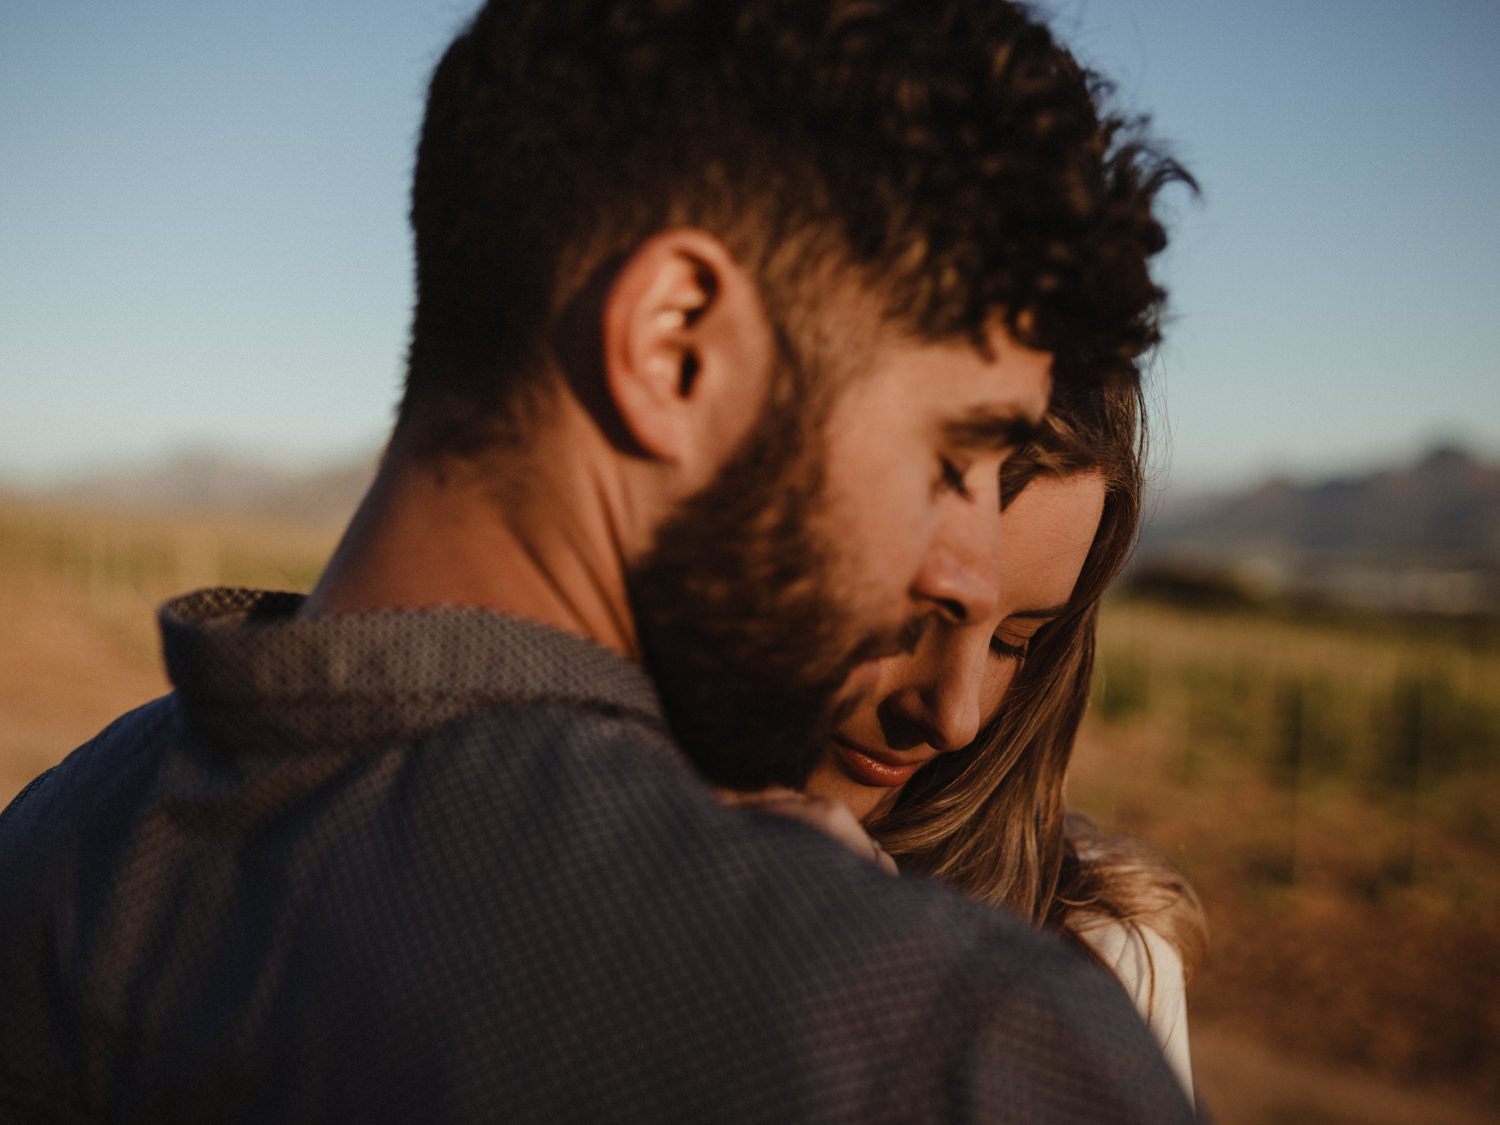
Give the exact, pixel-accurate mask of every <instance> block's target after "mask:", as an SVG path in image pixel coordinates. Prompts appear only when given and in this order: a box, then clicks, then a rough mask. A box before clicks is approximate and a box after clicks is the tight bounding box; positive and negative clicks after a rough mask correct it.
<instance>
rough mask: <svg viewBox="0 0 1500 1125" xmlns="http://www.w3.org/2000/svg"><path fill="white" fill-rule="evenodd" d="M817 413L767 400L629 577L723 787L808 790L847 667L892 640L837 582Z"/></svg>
mask: <svg viewBox="0 0 1500 1125" xmlns="http://www.w3.org/2000/svg"><path fill="white" fill-rule="evenodd" d="M815 413H816V412H813V411H803V412H801V413H800V414H799V412H798V411H796V410H795V409H794V408H790V407H788V406H786V405H781V404H777V405H773V406H770V407H768V408H767V409H766V410H765V411H764V413H763V414H762V416H761V418H760V420H759V421H758V422H757V423H756V425H755V427H754V429H753V430H752V432H751V433H750V434H749V436H748V437H747V438H746V439H745V441H744V443H743V444H742V445H741V447H740V449H739V451H738V452H736V453H735V454H734V455H733V456H732V457H731V458H730V459H729V461H728V462H727V463H726V464H725V466H724V467H723V469H722V470H721V471H720V472H719V475H718V476H717V478H716V479H715V480H714V481H713V483H711V484H710V485H708V486H707V487H706V488H704V489H703V490H702V491H700V492H698V493H696V494H695V495H693V496H692V497H690V498H689V499H688V500H686V501H685V502H684V503H683V504H682V505H681V507H679V509H678V510H677V511H676V512H675V513H674V514H673V515H672V516H671V517H670V518H669V519H668V520H667V521H666V523H664V524H663V525H662V527H661V529H660V530H659V532H658V534H657V538H656V542H655V545H654V546H653V547H652V549H651V550H650V551H649V552H648V553H647V554H646V555H645V556H643V557H642V558H641V559H640V560H638V561H637V562H636V563H635V565H633V566H632V567H631V569H630V571H629V573H628V575H627V584H628V588H629V592H630V598H631V607H632V611H633V613H634V615H635V622H636V628H637V630H638V633H639V638H640V644H641V651H642V657H643V660H644V663H645V667H646V671H647V672H648V673H649V674H650V676H651V678H652V680H653V681H654V682H655V684H656V688H657V691H658V692H659V693H660V695H661V698H662V703H663V706H664V708H665V710H666V715H667V719H668V722H669V723H670V724H671V726H672V729H673V733H674V734H675V735H676V737H677V740H678V742H679V744H680V745H681V746H682V748H683V749H684V750H685V751H686V752H687V754H688V756H689V757H690V758H691V759H692V760H693V762H694V763H695V764H696V765H697V766H698V768H699V769H700V770H701V771H702V773H703V774H704V775H705V776H706V777H707V778H708V779H709V780H710V781H712V782H713V783H714V784H716V785H722V786H726V787H729V788H733V789H747V790H753V789H763V788H765V787H766V786H768V785H786V786H791V787H793V788H799V787H801V785H802V784H803V783H804V782H805V781H806V779H807V775H808V773H809V772H810V771H811V770H812V768H813V766H814V765H815V764H816V763H817V761H818V759H819V758H820V757H821V756H822V755H823V753H824V752H825V751H826V748H827V745H828V738H829V735H830V734H831V733H832V731H833V729H834V727H835V726H836V725H837V724H838V722H839V721H841V720H842V718H843V717H844V715H845V713H846V712H847V709H848V708H849V707H850V706H851V705H852V702H853V701H852V700H844V701H842V704H843V706H842V707H836V706H835V700H836V698H837V696H838V693H839V690H840V688H841V687H842V686H843V684H844V681H845V679H846V678H847V676H848V674H849V672H850V671H851V670H852V669H853V667H854V666H855V665H856V664H857V663H859V662H860V661H861V660H864V659H869V658H870V657H872V656H874V655H878V654H879V652H878V651H877V650H883V649H887V648H888V647H889V645H888V644H885V643H883V639H882V638H877V637H873V636H869V635H867V634H865V633H862V632H861V630H860V628H859V624H860V623H859V622H858V621H857V620H856V616H855V614H854V613H853V612H852V611H851V610H850V609H849V607H848V605H847V604H846V603H847V599H846V600H840V599H839V598H838V597H836V596H835V595H834V592H833V589H832V587H833V586H834V585H836V579H837V577H838V575H837V574H836V571H837V567H836V566H835V561H836V560H835V555H834V552H833V550H832V549H831V548H830V547H829V546H828V544H827V543H826V542H825V540H824V537H823V536H822V535H821V534H820V532H822V531H824V529H825V523H824V521H823V520H822V519H821V517H822V516H823V515H824V514H825V513H824V512H823V511H822V509H823V507H824V504H823V495H822V471H821V456H820V454H821V451H820V450H819V449H817V448H816V445H817V444H818V433H819V430H820V427H819V426H818V424H817V422H816V421H814V420H812V417H811V416H812V415H815Z"/></svg>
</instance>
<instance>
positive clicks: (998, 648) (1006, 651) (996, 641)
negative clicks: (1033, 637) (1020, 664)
mask: <svg viewBox="0 0 1500 1125" xmlns="http://www.w3.org/2000/svg"><path fill="white" fill-rule="evenodd" d="M1030 647H1031V641H1030V640H1029V639H1027V640H1024V641H1022V642H1021V643H1020V644H1018V645H1013V644H1011V643H1010V642H1009V641H1007V640H1003V639H1001V638H1000V637H991V638H990V648H991V649H992V650H994V652H995V653H996V654H997V655H999V656H1004V657H1008V658H1009V659H1011V660H1025V659H1026V652H1027V650H1028V649H1029V648H1030Z"/></svg>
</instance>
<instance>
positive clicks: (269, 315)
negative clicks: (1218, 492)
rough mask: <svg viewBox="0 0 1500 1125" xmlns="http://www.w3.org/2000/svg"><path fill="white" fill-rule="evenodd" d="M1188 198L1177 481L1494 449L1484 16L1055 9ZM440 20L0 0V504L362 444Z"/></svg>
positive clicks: (398, 275) (1496, 26)
mask: <svg viewBox="0 0 1500 1125" xmlns="http://www.w3.org/2000/svg"><path fill="white" fill-rule="evenodd" d="M1050 8H1051V11H1052V12H1053V13H1054V14H1055V19H1054V23H1055V25H1056V27H1057V28H1058V30H1059V32H1060V33H1061V34H1062V36H1063V37H1064V39H1066V40H1067V41H1068V42H1069V43H1070V44H1072V45H1073V46H1074V47H1075V49H1076V50H1077V51H1078V52H1079V54H1080V55H1082V56H1083V57H1084V58H1085V60H1086V61H1089V62H1090V63H1092V64H1094V65H1096V66H1097V67H1098V68H1100V69H1102V70H1103V71H1104V72H1106V73H1107V74H1109V75H1110V76H1111V77H1113V78H1114V79H1115V81H1116V83H1117V85H1118V87H1119V91H1120V95H1121V100H1122V101H1123V103H1124V104H1125V105H1127V106H1129V107H1132V108H1134V109H1138V110H1142V111H1146V112H1149V113H1151V114H1152V116H1153V118H1154V121H1155V125H1156V131H1157V133H1158V134H1159V135H1160V136H1161V137H1163V138H1165V139H1166V140H1168V141H1169V142H1170V143H1171V144H1172V146H1173V148H1174V149H1175V151H1176V152H1177V154H1178V155H1179V156H1180V157H1181V158H1182V159H1183V160H1184V162H1185V163H1187V164H1188V165H1189V167H1190V168H1191V169H1192V170H1193V172H1194V173H1195V174H1196V175H1197V176H1198V178H1199V179H1200V180H1201V182H1202V184H1203V188H1204V192H1203V196H1202V198H1201V199H1200V200H1198V201H1196V202H1194V201H1190V200H1189V199H1188V198H1187V197H1186V195H1185V194H1182V193H1178V194H1177V195H1175V196H1174V197H1173V198H1172V200H1171V206H1170V210H1171V214H1172V216H1173V219H1174V230H1175V240H1174V243H1173V246H1172V248H1171V249H1170V250H1169V251H1168V253H1167V255H1166V259H1165V262H1164V265H1163V276H1164V279H1165V281H1166V283H1167V285H1168V286H1169V288H1170V289H1171V291H1172V296H1173V304H1172V308H1173V317H1174V320H1173V324H1172V326H1171V330H1170V337H1169V342H1168V344H1167V346H1166V347H1165V348H1164V349H1163V352H1162V354H1161V356H1160V357H1159V360H1158V362H1157V364H1156V371H1155V378H1156V385H1157V388H1158V390H1159V391H1160V395H1159V400H1158V406H1159V410H1160V412H1161V413H1160V416H1159V425H1158V433H1159V435H1161V436H1162V438H1163V441H1162V445H1163V446H1167V447H1169V448H1170V459H1169V461H1168V459H1166V458H1163V460H1162V462H1161V464H1162V466H1163V467H1164V468H1165V467H1166V466H1167V465H1168V464H1170V467H1171V473H1172V482H1173V484H1174V486H1175V487H1179V488H1182V489H1184V490H1193V489H1197V488H1204V487H1223V486H1229V485H1234V484H1237V483H1241V482H1245V481H1248V480H1252V479H1255V478H1258V477H1260V476H1263V475H1265V474H1267V473H1269V472H1281V473H1284V474H1286V475H1290V476H1293V477H1297V478H1304V479H1306V478H1316V477H1319V476H1323V475H1328V474H1331V473H1336V472H1340V471H1349V470H1357V469H1360V468H1362V467H1366V466H1370V465H1374V464H1379V463H1384V462H1389V461H1393V460H1402V459H1407V458H1410V457H1412V456H1415V455H1416V454H1417V453H1418V452H1419V451H1420V450H1421V449H1423V448H1424V447H1426V446H1427V445H1429V444H1431V443H1432V442H1434V441H1436V440H1439V439H1448V440H1459V441H1462V442H1465V443H1467V444H1469V445H1471V446H1473V447H1474V448H1476V449H1477V450H1479V451H1480V452H1482V453H1485V454H1487V455H1490V456H1500V364H1497V360H1496V357H1497V356H1500V313H1497V312H1496V309H1495V306H1496V305H1497V304H1500V188H1497V185H1500V4H1496V3H1495V2H1494V0H1426V2H1424V3H1423V4H1420V5H1418V4H1412V3H1409V2H1406V3H1397V2H1390V0H1301V2H1300V3H1293V2H1287V0H1256V2H1255V3H1253V4H1250V3H1244V2H1243V0H1240V2H1237V3H1228V2H1216V0H1055V2H1053V3H1052V4H1051V5H1050ZM469 10H470V5H469V4H468V3H460V2H457V0H406V2H396V0H359V2H355V0H321V2H314V3H308V2H307V0H297V2H290V0H260V2H258V3H256V4H253V5H251V4H240V5H219V4H204V3H201V2H188V0H132V2H131V3H128V4H107V3H101V2H100V0H8V2H7V3H6V4H5V5H4V6H3V9H0V152H3V153H5V156H4V158H3V160H0V481H9V482H12V483H23V484H24V483H40V482H44V481H46V480H48V479H53V478H56V477H59V476H66V475H68V474H71V473H75V472H78V471H81V470H84V469H87V468H91V467H94V466H98V465H102V464H109V463H113V462H118V461H131V460H141V459H146V458H150V457H153V456H159V455H161V454H164V453H167V452H170V451H175V450H178V449H181V448H184V447H200V448H201V447H204V446H210V445H212V446H218V447H221V448H225V449H227V450H231V451H236V452H242V453H254V454H266V455H270V456H274V457H277V458H280V459H283V460H285V461H287V462H289V463H295V464H313V463H317V462H319V461H327V460H332V459H337V458H339V457H342V456H347V455H350V454H352V453H355V452H357V451H361V450H366V449H369V448H372V447H373V446H375V445H376V444H377V443H378V442H379V441H380V439H381V438H382V436H383V434H384V432H385V430H386V427H387V425H388V423H389V420H390V416H391V411H392V408H393V405H394V402H395V399H396V394H397V390H398V387H399V382H400V374H401V364H402V358H403V349H404V346H405V340H406V332H407V321H408V313H409V308H410V278H411V265H410V246H409V237H408V233H407V228H406V217H405V212H406V189H407V180H408V178H409V174H410V167H411V153H412V147H413V143H414V138H415V135H416V130H417V127H418V123H419V120H420V115H421V101H422V93H423V88H424V85H425V81H426V77H427V74H428V72H429V71H430V69H431V67H432V66H433V64H434V63H435V62H436V60H437V57H438V55H439V54H440V53H441V50H442V48H443V46H444V45H445V44H446V42H447V40H448V38H449V37H450V36H451V34H452V33H453V32H454V31H455V30H456V29H457V27H458V26H459V25H460V24H461V23H462V21H463V19H464V18H465V16H466V14H467V13H468V11H469Z"/></svg>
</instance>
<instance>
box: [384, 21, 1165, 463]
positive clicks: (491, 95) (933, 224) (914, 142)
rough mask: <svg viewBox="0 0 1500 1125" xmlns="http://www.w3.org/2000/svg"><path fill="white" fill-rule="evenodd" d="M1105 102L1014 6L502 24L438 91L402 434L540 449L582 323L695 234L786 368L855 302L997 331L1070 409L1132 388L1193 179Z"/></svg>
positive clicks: (918, 332) (918, 319)
mask: <svg viewBox="0 0 1500 1125" xmlns="http://www.w3.org/2000/svg"><path fill="white" fill-rule="evenodd" d="M1107 95H1108V89H1107V87H1106V85H1105V84H1104V83H1103V82H1102V81H1101V80H1100V79H1099V78H1098V77H1097V76H1095V75H1093V74H1091V73H1090V72H1088V71H1086V70H1085V69H1084V68H1082V67H1081V66H1080V65H1079V64H1078V63H1077V62H1076V61H1075V60H1074V59H1073V57H1072V56H1071V55H1070V54H1069V53H1068V52H1067V51H1066V50H1065V49H1063V48H1062V47H1060V46H1059V45H1058V44H1057V43H1056V42H1055V41H1054V40H1053V38H1052V36H1051V34H1050V32H1049V31H1048V30H1047V28H1046V27H1045V26H1044V25H1043V24H1042V23H1041V22H1040V21H1039V20H1038V19H1036V18H1035V17H1034V16H1033V15H1032V14H1031V13H1030V12H1029V11H1028V10H1026V9H1025V8H1023V7H1022V6H1020V5H1017V4H1013V3H1008V2H1004V0H492V2H490V3H488V4H486V5H485V7H484V8H483V9H482V10H481V11H480V12H479V13H478V15H477V16H476V17H475V19H474V21H473V23H472V24H471V25H470V26H469V27H468V29H467V30H466V31H464V32H463V33H462V34H460V35H459V37H458V38H457V39H456V40H455V41H454V43H453V44H452V45H451V46H450V47H449V49H448V51H447V53H446V55H445V56H444V57H443V59H442V61H441V62H440V63H439V65H438V67H437V70H436V72H435V73H434V75H433V78H432V84H431V89H430V93H429V100H428V108H427V116H426V120H425V123H424V126H423V130H422V137H421V142H420V146H419V150H418V157H417V167H416V175H415V181H414V186H413V191H412V211H411V216H412V225H413V227H414V229H415V232H416V251H417V309H416V316H415V321H414V327H413V333H412V344H411V353H410V365H409V372H408V377H407V393H406V399H405V401H404V402H403V405H402V421H403V424H404V423H406V422H407V421H408V420H409V416H410V415H412V414H413V413H415V412H417V411H421V412H422V413H424V414H425V415H427V416H428V421H429V425H426V426H424V427H423V429H424V431H425V432H428V433H430V434H432V435H434V440H435V442H436V444H437V445H438V446H439V447H441V448H443V449H449V450H458V449H463V448H471V449H472V448H479V447H482V446H483V445H484V444H485V443H487V442H488V441H491V440H495V438H496V435H504V434H505V433H507V432H511V433H513V434H514V433H516V432H518V429H519V431H520V432H524V426H522V425H521V422H520V419H521V418H523V417H524V414H525V410H524V408H525V405H526V403H527V401H528V396H529V395H532V394H533V393H534V391H535V390H536V388H537V387H538V386H539V385H542V383H543V381H544V378H545V373H546V372H547V371H548V369H549V366H548V365H549V360H548V347H549V343H548V341H549V340H550V339H551V338H553V334H554V333H555V332H556V331H557V330H558V322H559V318H560V317H561V316H562V314H563V310H564V309H565V308H566V307H567V306H568V304H569V302H571V301H572V300H573V299H574V298H575V297H576V296H577V294H578V293H579V292H580V291H581V290H582V289H583V288H584V287H585V286H586V285H588V284H589V283H590V281H591V280H597V278H598V277H599V275H600V274H601V272H602V271H607V270H608V269H609V268H610V267H611V264H612V263H614V264H617V263H618V262H620V261H622V260H623V259H624V258H625V257H627V256H628V255H629V253H630V252H631V251H632V250H633V249H634V248H635V247H636V246H638V245H639V244H640V243H641V242H642V241H643V240H644V239H646V238H647V237H649V236H650V235H651V234H653V233H655V232H657V231H659V230H664V229H667V228H669V227H671V226H676V225H691V226H696V227H699V228H702V229H704V230H707V231H709V232H710V233H713V234H714V235H716V236H717V237H719V238H720V239H721V240H722V241H724V242H725V244H726V245H727V246H728V247H729V248H730V249H731V251H732V252H733V253H734V254H735V255H736V257H737V258H738V259H739V260H740V262H741V264H742V265H744V266H746V267H747V268H748V269H749V270H750V271H751V272H752V275H753V276H754V277H755V278H756V280H757V281H758V283H759V285H760V287H761V291H762V297H763V299H764V300H765V302H766V307H767V310H768V312H769V314H770V315H771V318H772V321H773V323H774V324H776V325H777V327H778V329H780V330H782V331H783V332H785V333H786V335H787V337H788V338H789V339H790V341H791V342H792V343H793V344H797V343H799V342H805V341H799V335H801V333H799V332H798V331H797V329H796V325H797V324H798V322H799V318H803V319H805V321H806V322H807V323H812V322H814V321H815V317H816V308H817V303H818V298H819V296H820V295H821V294H822V293H824V292H826V291H827V290H828V285H829V282H830V280H831V279H835V278H839V279H848V280H853V281H855V282H857V283H858V284H859V285H861V286H862V287H863V288H864V289H865V291H867V292H868V293H870V294H872V295H874V296H875V297H876V298H877V299H878V300H879V301H881V302H883V304H884V307H885V313H886V316H887V318H888V320H889V321H890V323H892V324H893V325H894V326H896V327H898V328H900V329H902V330H904V331H906V332H908V333H910V334H912V335H915V336H917V337H919V338H922V339H925V340H930V341H941V340H952V339H955V338H965V337H967V338H968V339H970V340H972V341H973V342H974V344H975V345H976V346H977V347H979V348H980V349H981V350H982V349H983V348H984V346H985V344H984V342H985V340H986V338H987V333H988V331H989V329H991V328H992V327H993V326H994V325H995V323H996V321H997V317H1003V318H1004V320H1003V323H1005V324H1006V326H1007V327H1008V328H1009V330H1010V331H1011V332H1012V334H1013V335H1015V336H1016V337H1017V338H1018V339H1019V340H1020V341H1021V342H1022V343H1025V344H1028V345H1029V346H1032V347H1035V348H1038V349H1041V350H1044V351H1049V352H1052V353H1054V356H1055V364H1054V378H1055V379H1057V380H1059V381H1064V380H1075V379H1090V378H1098V377H1100V376H1109V375H1115V376H1120V375H1123V376H1124V377H1133V376H1134V374H1135V361H1136V358H1137V357H1138V356H1140V355H1141V354H1142V353H1143V352H1145V351H1146V350H1148V349H1149V348H1151V347H1152V346H1153V345H1154V344H1155V343H1156V342H1157V340H1158V337H1159V329H1160V319H1161V308H1162V302H1163V299H1164V294H1163V293H1162V291H1161V289H1160V288H1159V287H1158V286H1157V285H1156V284H1155V282H1154V281H1153V279H1152V276H1151V273H1150V269H1149V263H1150V259H1151V257H1152V256H1153V255H1154V254H1156V253H1157V252H1158V251H1160V250H1161V249H1162V248H1163V247H1164V246H1165V244H1166V235H1165V232H1164V230H1163V228H1162V226H1161V224H1160V222H1159V221H1158V219H1157V218H1156V217H1155V215H1154V213H1153V208H1154V203H1155V199H1156V196H1157V194H1158V192H1159V190H1160V188H1161V187H1162V186H1163V185H1164V184H1165V183H1167V182H1169V181H1171V180H1173V179H1181V180H1186V179H1187V177H1186V175H1185V174H1184V173H1183V172H1182V170H1181V169H1180V168H1179V167H1178V166H1177V165H1176V164H1175V163H1174V162H1173V161H1171V160H1170V159H1167V158H1166V157H1164V156H1163V155H1161V154H1160V153H1158V152H1157V151H1155V150H1154V149H1153V148H1152V147H1151V146H1150V145H1149V144H1148V143H1147V142H1146V141H1145V140H1144V139H1143V135H1142V128H1143V127H1142V123H1141V122H1140V121H1139V120H1134V119H1126V118H1122V117H1120V116H1111V115H1110V114H1108V113H1107V112H1105V111H1104V109H1103V108H1102V106H1103V103H1104V102H1105V100H1106V98H1107ZM434 422H435V423H436V424H435V425H433V424H431V423H434Z"/></svg>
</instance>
